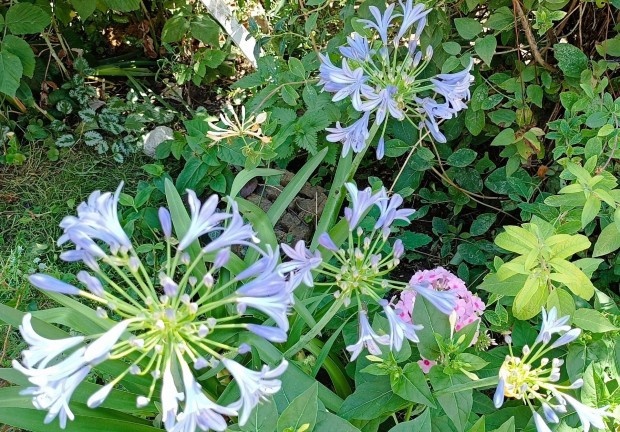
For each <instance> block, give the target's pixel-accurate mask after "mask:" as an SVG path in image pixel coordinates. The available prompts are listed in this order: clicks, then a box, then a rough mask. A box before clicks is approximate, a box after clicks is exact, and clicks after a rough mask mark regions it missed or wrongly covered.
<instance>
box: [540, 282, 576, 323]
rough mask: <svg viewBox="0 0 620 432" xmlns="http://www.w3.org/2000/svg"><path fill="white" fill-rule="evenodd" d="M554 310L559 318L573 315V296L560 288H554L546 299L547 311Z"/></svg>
mask: <svg viewBox="0 0 620 432" xmlns="http://www.w3.org/2000/svg"><path fill="white" fill-rule="evenodd" d="M551 308H556V309H557V310H558V315H559V316H561V317H562V316H566V315H569V316H571V315H573V313H574V312H575V300H574V299H573V296H571V295H570V294H569V293H567V292H566V290H564V289H562V288H556V289H554V290H552V291H551V293H550V294H549V297H548V298H547V310H551Z"/></svg>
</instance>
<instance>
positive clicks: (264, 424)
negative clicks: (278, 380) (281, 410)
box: [239, 399, 278, 432]
mask: <svg viewBox="0 0 620 432" xmlns="http://www.w3.org/2000/svg"><path fill="white" fill-rule="evenodd" d="M277 423H278V410H277V408H276V404H275V403H274V402H273V399H269V400H267V401H266V402H261V403H259V404H258V405H257V406H256V408H254V411H252V414H251V415H250V418H249V419H248V422H247V423H246V424H244V425H243V426H240V427H239V429H241V431H242V432H271V431H274V430H276V427H277Z"/></svg>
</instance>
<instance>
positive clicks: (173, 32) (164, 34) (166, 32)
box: [161, 16, 189, 43]
mask: <svg viewBox="0 0 620 432" xmlns="http://www.w3.org/2000/svg"><path fill="white" fill-rule="evenodd" d="M188 30H189V22H188V21H187V19H186V18H185V17H183V16H175V17H172V18H170V19H169V20H168V21H166V24H164V28H163V29H162V31H161V41H162V42H164V43H171V42H178V41H180V40H181V39H183V37H184V36H185V34H186V33H187V31H188Z"/></svg>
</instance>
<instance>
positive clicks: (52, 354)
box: [19, 313, 84, 368]
mask: <svg viewBox="0 0 620 432" xmlns="http://www.w3.org/2000/svg"><path fill="white" fill-rule="evenodd" d="M19 332H20V333H21V335H22V337H23V338H24V341H25V342H26V343H27V344H28V345H29V347H28V348H27V349H25V350H24V351H23V352H22V357H23V362H24V365H25V366H26V367H28V368H33V367H35V366H37V365H38V367H39V368H45V367H46V366H47V365H48V363H49V362H50V361H52V360H54V359H55V358H57V357H58V356H60V355H61V354H63V353H65V352H67V351H68V350H70V349H71V348H73V347H75V346H77V345H79V344H81V343H82V342H84V337H83V336H74V337H69V338H65V339H47V338H45V337H43V336H41V335H39V334H38V333H37V332H36V331H35V330H34V328H33V327H32V315H31V314H29V313H28V314H26V315H24V318H23V319H22V323H21V325H20V326H19Z"/></svg>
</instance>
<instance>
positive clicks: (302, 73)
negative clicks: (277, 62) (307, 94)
mask: <svg viewBox="0 0 620 432" xmlns="http://www.w3.org/2000/svg"><path fill="white" fill-rule="evenodd" d="M288 68H289V70H290V71H291V72H292V73H293V75H295V76H297V77H299V78H301V79H304V78H305V77H306V68H304V65H303V63H302V62H301V60H299V59H298V58H295V57H291V58H289V60H288Z"/></svg>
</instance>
